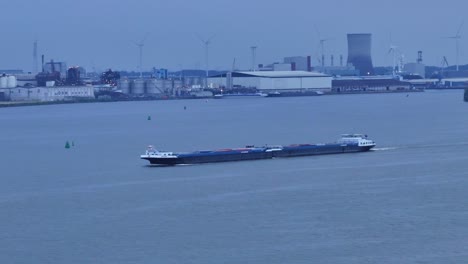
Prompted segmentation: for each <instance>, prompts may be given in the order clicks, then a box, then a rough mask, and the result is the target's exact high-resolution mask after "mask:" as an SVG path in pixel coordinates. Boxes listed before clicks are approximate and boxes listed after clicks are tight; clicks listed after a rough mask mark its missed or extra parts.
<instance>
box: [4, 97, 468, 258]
mask: <svg viewBox="0 0 468 264" xmlns="http://www.w3.org/2000/svg"><path fill="white" fill-rule="evenodd" d="M184 106H186V108H187V109H186V110H184ZM148 116H151V117H152V120H150V121H149V120H147V117H148ZM355 132H359V133H365V134H368V135H369V137H370V138H371V139H373V140H375V141H376V142H377V144H378V147H377V149H376V150H375V151H371V152H367V153H359V154H346V155H327V156H316V157H303V158H290V159H275V160H260V161H245V162H231V163H220V164H205V165H190V166H176V167H150V166H147V162H145V161H144V160H140V159H139V155H140V154H141V153H142V152H143V151H144V150H145V148H146V146H147V145H148V144H153V145H154V146H155V147H156V148H158V149H163V150H172V151H190V150H199V149H211V148H227V147H242V146H245V145H251V144H255V145H263V144H290V143H320V142H330V141H334V140H335V139H336V138H337V137H338V136H339V134H342V133H355ZM0 135H1V137H0V146H1V148H0V166H1V176H0V210H1V214H0V263H77V264H78V263H213V264H215V263H216V264H218V263H343V264H344V263H346V264H349V263H467V262H468V238H467V237H468V202H467V201H468V104H467V103H464V102H463V101H462V91H428V92H425V93H411V94H409V95H408V96H407V95H406V94H381V95H342V96H321V97H303V98H256V99H232V100H230V99H221V100H208V101H206V100H180V101H150V102H122V103H101V104H71V105H50V106H35V107H18V108H4V109H0ZM67 140H68V141H70V142H72V141H73V143H74V147H72V148H71V149H65V148H64V145H65V142H66V141H67Z"/></svg>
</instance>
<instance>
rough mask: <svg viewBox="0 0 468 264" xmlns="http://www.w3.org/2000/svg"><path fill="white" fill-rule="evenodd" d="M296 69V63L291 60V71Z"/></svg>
mask: <svg viewBox="0 0 468 264" xmlns="http://www.w3.org/2000/svg"><path fill="white" fill-rule="evenodd" d="M295 70H296V63H295V62H291V71H295Z"/></svg>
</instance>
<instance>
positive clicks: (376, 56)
mask: <svg viewBox="0 0 468 264" xmlns="http://www.w3.org/2000/svg"><path fill="white" fill-rule="evenodd" d="M1 3H2V5H1V6H0V10H1V15H0V24H1V27H0V34H1V35H2V37H1V38H0V39H1V40H0V69H18V68H19V69H23V70H25V71H31V70H32V67H33V66H32V65H33V59H32V52H33V42H34V40H35V39H37V41H38V53H39V54H44V55H45V58H46V60H50V59H54V60H55V61H65V62H67V64H68V66H71V65H80V66H84V67H86V68H87V69H88V70H91V69H92V68H93V67H94V68H95V69H97V70H102V69H106V68H112V69H115V70H137V68H138V47H137V46H136V45H135V43H134V42H139V41H141V40H142V39H143V37H144V36H145V35H146V34H147V38H146V40H145V46H144V48H143V54H144V59H143V69H150V68H152V67H157V68H161V67H164V68H169V69H172V70H177V69H180V68H192V69H194V68H200V69H204V67H205V56H204V48H203V45H202V43H201V41H200V40H199V39H198V37H197V35H199V36H200V37H201V38H209V37H210V36H213V35H215V36H214V37H213V39H212V43H211V45H210V49H209V54H210V56H209V65H210V68H212V69H218V70H221V69H230V68H231V67H232V64H233V60H234V58H235V60H236V67H237V68H249V67H250V65H251V52H250V46H253V45H256V46H258V49H257V60H256V61H257V63H264V64H268V63H271V62H279V61H282V58H283V57H286V56H306V55H312V57H313V64H315V65H317V64H318V62H317V59H316V58H317V57H318V54H319V39H320V38H328V39H329V40H328V41H326V42H325V54H327V63H328V61H329V59H328V58H329V55H330V54H335V58H336V59H335V63H336V62H338V59H337V58H338V57H339V55H340V54H343V55H344V58H345V60H346V56H347V42H346V34H347V33H372V57H373V63H374V66H382V65H391V63H392V58H391V56H390V55H389V54H388V50H389V46H390V40H391V41H392V42H393V44H394V45H397V46H398V47H399V49H400V51H401V52H402V53H403V54H404V55H405V59H406V61H407V62H413V61H415V60H416V56H417V51H418V50H422V51H423V59H424V62H425V63H426V64H428V65H437V66H438V65H440V64H441V61H442V57H443V56H444V55H445V56H446V57H447V60H448V62H449V64H455V41H454V40H453V39H448V38H446V37H450V36H454V35H455V34H456V32H457V29H458V28H459V26H460V24H461V23H462V21H463V20H464V19H465V18H468V1H467V0H445V1H433V0H427V1H423V0H391V1H381V0H322V1H312V0H288V1H284V0H236V1H232V0H231V1H225V0H198V1H195V0H193V1H191V0H166V1H160V0H114V1H111V0H73V1H72V0H14V1H8V0H2V1H1ZM460 35H461V36H462V38H461V39H460V57H459V62H460V64H465V63H468V47H467V46H466V43H468V41H467V38H468V21H466V24H465V25H464V26H463V27H462V28H461V31H460ZM390 36H391V37H390ZM39 61H40V55H39Z"/></svg>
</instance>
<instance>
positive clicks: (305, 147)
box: [140, 134, 375, 165]
mask: <svg viewBox="0 0 468 264" xmlns="http://www.w3.org/2000/svg"><path fill="white" fill-rule="evenodd" d="M373 147H375V143H374V141H372V140H369V139H367V135H362V134H344V135H342V136H341V138H340V139H339V140H337V141H336V142H333V143H326V144H293V145H288V146H280V145H278V146H262V147H255V146H246V147H245V148H234V149H218V150H201V151H194V152H186V153H182V152H181V153H176V152H169V151H158V150H156V149H154V148H153V147H152V146H149V147H148V149H147V150H146V153H145V154H143V155H141V156H140V158H141V159H144V160H148V161H149V162H150V164H155V165H177V164H197V163H212V162H227V161H241V160H258V159H272V158H286V157H297V156H311V155H324V154H338V153H353V152H363V151H368V150H370V149H372V148H373Z"/></svg>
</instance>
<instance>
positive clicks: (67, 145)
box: [65, 141, 70, 149]
mask: <svg viewBox="0 0 468 264" xmlns="http://www.w3.org/2000/svg"><path fill="white" fill-rule="evenodd" d="M65 148H66V149H69V148H70V143H69V142H68V141H67V142H66V143H65Z"/></svg>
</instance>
